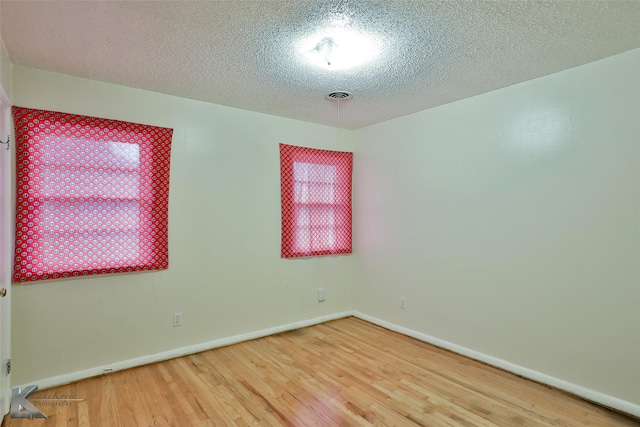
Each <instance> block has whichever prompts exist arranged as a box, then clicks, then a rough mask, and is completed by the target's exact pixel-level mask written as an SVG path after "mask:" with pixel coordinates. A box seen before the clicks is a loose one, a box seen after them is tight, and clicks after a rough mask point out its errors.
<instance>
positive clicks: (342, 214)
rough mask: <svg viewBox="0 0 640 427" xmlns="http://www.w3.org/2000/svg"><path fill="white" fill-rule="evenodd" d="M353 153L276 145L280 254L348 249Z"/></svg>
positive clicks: (291, 255) (346, 251) (343, 252)
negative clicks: (279, 195)
mask: <svg viewBox="0 0 640 427" xmlns="http://www.w3.org/2000/svg"><path fill="white" fill-rule="evenodd" d="M352 170H353V153H347V152H341V151H330V150H317V149H313V148H305V147H296V146H293V145H285V144H280V180H281V190H282V253H281V256H282V258H296V257H308V256H315V255H332V254H347V253H351V173H352Z"/></svg>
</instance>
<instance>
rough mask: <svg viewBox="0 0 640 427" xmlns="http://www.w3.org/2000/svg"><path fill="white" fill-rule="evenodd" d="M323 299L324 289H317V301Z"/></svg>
mask: <svg viewBox="0 0 640 427" xmlns="http://www.w3.org/2000/svg"><path fill="white" fill-rule="evenodd" d="M322 301H324V289H318V302H322Z"/></svg>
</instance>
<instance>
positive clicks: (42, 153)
mask: <svg viewBox="0 0 640 427" xmlns="http://www.w3.org/2000/svg"><path fill="white" fill-rule="evenodd" d="M13 112H14V117H15V120H14V121H15V127H16V147H17V161H16V182H17V188H16V190H17V191H16V193H17V206H16V252H15V263H14V276H13V278H14V281H16V282H18V281H33V280H42V279H55V278H60V277H69V276H79V275H89V274H101V273H118V272H130V271H142V270H160V269H165V268H167V267H168V243H167V242H168V241H167V210H168V195H169V164H170V153H171V138H172V133H173V131H172V129H167V128H160V127H155V126H148V125H141V124H136V123H128V122H121V121H116V120H108V119H99V118H94V117H86V116H78V115H73V114H65V113H57V112H52V111H42V110H32V109H28V108H21V107H14V110H13Z"/></svg>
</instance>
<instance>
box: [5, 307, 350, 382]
mask: <svg viewBox="0 0 640 427" xmlns="http://www.w3.org/2000/svg"><path fill="white" fill-rule="evenodd" d="M352 315H353V313H352V312H351V311H344V312H342V313H334V314H329V315H326V316H320V317H315V318H313V319H307V320H301V321H299V322H293V323H288V324H286V325H280V326H274V327H272V328H267V329H261V330H258V331H253V332H248V333H246V334H240V335H234V336H231V337H226V338H219V339H216V340H213V341H207V342H203V343H200V344H194V345H189V346H185V347H179V348H176V349H172V350H167V351H163V352H161V353H155V354H150V355H147V356H141V357H136V358H134V359H128V360H123V361H120V362H116V363H111V364H109V365H104V366H96V367H95V368H89V369H83V370H81V371H76V372H70V373H68V374H63V375H57V376H55V377H50V378H43V379H41V380H37V381H31V382H29V383H28V384H23V385H19V386H18V387H20V388H21V389H22V388H24V387H26V386H28V385H31V384H37V385H38V387H39V388H40V389H45V388H51V387H58V386H61V385H65V384H69V383H72V382H75V381H80V380H84V379H86V378H91V377H96V376H98V375H102V374H105V373H111V372H116V371H121V370H123V369H129V368H135V367H136V366H142V365H148V364H150V363H156V362H162V361H163V360H169V359H174V358H176V357H181V356H186V355H188V354H194V353H200V352H202V351H206V350H211V349H214V348H219V347H226V346H228V345H232V344H237V343H240V342H243V341H250V340H253V339H256V338H262V337H266V336H269V335H274V334H279V333H281V332H286V331H292V330H295V329H300V328H305V327H307V326H313V325H317V324H319V323H324V322H328V321H330V320H335V319H341V318H343V317H349V316H352ZM13 387H16V386H13Z"/></svg>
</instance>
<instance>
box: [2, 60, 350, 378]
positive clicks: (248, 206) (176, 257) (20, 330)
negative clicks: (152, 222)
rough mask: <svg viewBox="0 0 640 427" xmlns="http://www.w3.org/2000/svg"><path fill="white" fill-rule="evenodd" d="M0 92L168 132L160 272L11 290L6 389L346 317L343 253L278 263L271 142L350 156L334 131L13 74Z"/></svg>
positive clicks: (276, 181)
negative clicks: (321, 296) (164, 251)
mask: <svg viewBox="0 0 640 427" xmlns="http://www.w3.org/2000/svg"><path fill="white" fill-rule="evenodd" d="M13 88H14V103H15V104H16V105H20V106H24V107H32V108H45V109H51V110H56V111H65V112H70V113H78V114H84V115H93V116H99V117H107V118H114V119H121V120H128V121H133V122H140V123H146V124H153V125H159V126H166V127H171V128H173V129H174V137H173V145H172V155H171V185H170V202H169V243H170V254H169V257H170V259H169V264H170V265H169V269H168V270H166V271H162V272H157V273H146V274H130V275H117V276H116V275H111V276H103V277H99V278H89V279H78V280H61V281H48V282H43V283H36V284H29V285H20V286H14V289H13V360H14V371H13V372H14V373H13V376H12V383H13V384H24V383H28V382H29V381H35V380H39V379H43V378H49V377H52V376H56V375H61V374H67V373H69V372H74V371H79V370H83V369H88V368H93V367H99V366H102V365H105V364H109V363H113V362H118V361H122V360H126V359H130V358H134V357H139V356H144V355H148V354H152V353H157V352H162V351H166V350H169V349H173V348H176V347H181V346H188V345H193V344H197V343H201V342H206V341H209V340H213V339H217V338H222V337H229V336H232V335H236V334H241V333H247V332H251V331H256V330H260V329H265V328H269V327H274V326H279V325H284V324H289V323H292V322H297V321H301V320H304V319H309V318H315V317H319V316H323V315H327V314H333V313H338V312H341V311H344V310H350V309H352V307H351V301H352V298H351V294H350V292H351V285H352V282H353V277H352V271H353V268H352V257H350V256H340V257H322V258H315V259H297V260H283V259H281V258H280V175H279V174H280V169H279V151H278V143H280V142H283V143H287V144H294V145H305V146H312V147H316V148H327V149H335V150H345V151H351V150H352V148H353V147H352V143H351V141H350V138H348V137H347V136H348V133H345V132H342V131H337V130H336V129H334V128H331V127H325V126H319V125H315V124H309V123H304V122H300V121H295V120H289V119H284V118H278V117H273V116H268V115H264V114H258V113H253V112H248V111H243V110H237V109H232V108H227V107H222V106H217V105H211V104H206V103H202V102H196V101H191V100H187V99H182V98H176V97H171V96H166V95H160V94H156V93H151V92H145V91H141V90H135V89H130V88H125V87H119V86H114V85H108V84H103V83H98V82H93V81H88V80H82V79H78V78H73V77H68V76H63V75H59V74H53V73H46V72H41V71H36V70H33V69H26V68H22V67H19V66H14V82H13ZM320 287H323V288H325V289H326V297H327V299H326V302H323V303H318V302H317V300H316V289H317V288H320ZM174 312H182V313H183V326H181V327H178V328H174V327H172V314H173V313H174Z"/></svg>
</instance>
